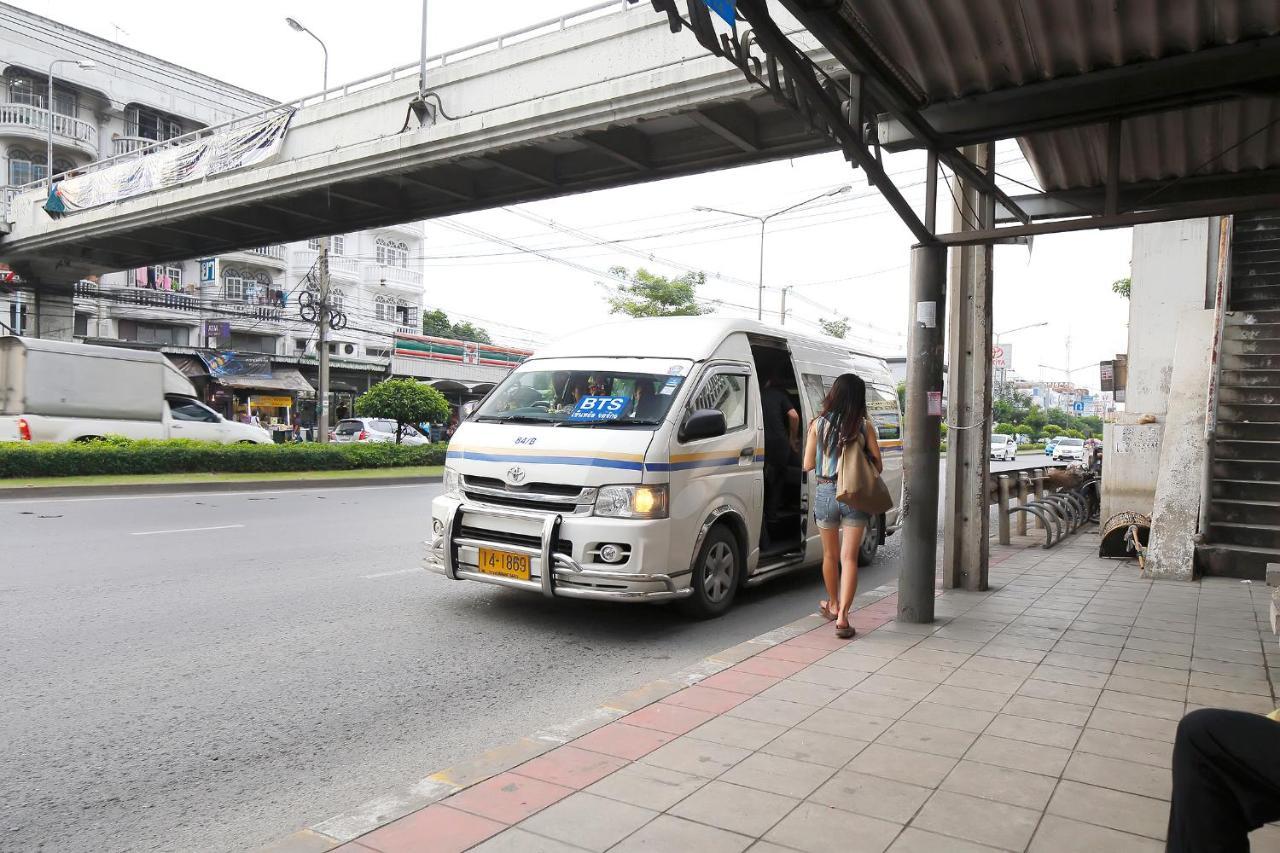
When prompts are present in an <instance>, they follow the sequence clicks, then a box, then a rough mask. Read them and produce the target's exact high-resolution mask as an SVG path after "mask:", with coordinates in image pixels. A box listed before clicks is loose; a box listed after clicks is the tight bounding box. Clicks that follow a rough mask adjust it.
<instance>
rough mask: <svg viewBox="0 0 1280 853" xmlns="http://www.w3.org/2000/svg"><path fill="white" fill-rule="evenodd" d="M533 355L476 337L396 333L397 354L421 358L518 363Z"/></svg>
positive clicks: (496, 364) (501, 364) (497, 364)
mask: <svg viewBox="0 0 1280 853" xmlns="http://www.w3.org/2000/svg"><path fill="white" fill-rule="evenodd" d="M531 355H533V353H532V352H531V351H530V350H522V349H512V348H511V347H500V346H497V345H495V344H478V343H475V342H473V341H455V340H453V339H451V338H436V337H430V336H428V335H396V337H395V356H396V357H397V358H420V359H425V360H427V361H446V362H451V363H453V364H478V365H483V366H485V367H505V368H507V369H508V370H510V369H513V368H515V367H518V366H519V365H520V364H521V363H522V362H524V360H525V359H527V358H528V357H529V356H531Z"/></svg>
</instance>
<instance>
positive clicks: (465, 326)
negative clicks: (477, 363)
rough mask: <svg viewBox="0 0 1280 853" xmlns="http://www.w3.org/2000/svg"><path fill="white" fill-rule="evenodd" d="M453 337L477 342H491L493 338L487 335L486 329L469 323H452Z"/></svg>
mask: <svg viewBox="0 0 1280 853" xmlns="http://www.w3.org/2000/svg"><path fill="white" fill-rule="evenodd" d="M453 337H455V338H457V339H458V340H460V341H474V342H476V343H478V344H491V343H493V338H491V337H489V333H488V332H487V331H485V330H484V329H482V328H480V327H479V326H473V325H471V324H470V323H454V324H453Z"/></svg>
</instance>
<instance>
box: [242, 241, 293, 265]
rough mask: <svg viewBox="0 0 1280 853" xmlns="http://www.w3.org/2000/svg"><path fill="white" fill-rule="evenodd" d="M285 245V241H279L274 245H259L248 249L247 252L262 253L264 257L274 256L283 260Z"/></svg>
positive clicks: (251, 253)
mask: <svg viewBox="0 0 1280 853" xmlns="http://www.w3.org/2000/svg"><path fill="white" fill-rule="evenodd" d="M285 251H286V250H285V247H284V244H283V243H277V244H276V245H274V246H259V247H258V248H256V249H247V250H246V254H250V255H261V256H262V257H264V258H272V259H274V260H277V261H283V260H284V258H285Z"/></svg>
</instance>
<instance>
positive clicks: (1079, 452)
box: [1053, 438, 1084, 462]
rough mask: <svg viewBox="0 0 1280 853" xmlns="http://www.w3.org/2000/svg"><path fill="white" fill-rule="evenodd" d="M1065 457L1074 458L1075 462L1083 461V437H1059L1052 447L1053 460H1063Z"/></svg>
mask: <svg viewBox="0 0 1280 853" xmlns="http://www.w3.org/2000/svg"><path fill="white" fill-rule="evenodd" d="M1067 459H1074V460H1075V461H1077V462H1083V461H1084V439H1082V438H1060V439H1058V443H1057V444H1056V445H1054V448H1053V461H1055V462H1063V461H1065V460H1067Z"/></svg>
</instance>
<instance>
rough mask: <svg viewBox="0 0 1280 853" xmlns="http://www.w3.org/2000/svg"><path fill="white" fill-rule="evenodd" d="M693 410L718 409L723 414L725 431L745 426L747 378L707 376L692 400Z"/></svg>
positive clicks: (730, 374)
mask: <svg viewBox="0 0 1280 853" xmlns="http://www.w3.org/2000/svg"><path fill="white" fill-rule="evenodd" d="M693 408H695V409H719V410H720V411H721V412H723V413H724V425H725V430H726V431H729V432H732V431H733V430H735V429H740V428H741V427H744V426H746V425H747V377H746V376H741V375H738V374H734V373H716V374H713V375H712V376H709V377H708V378H707V380H706V382H704V383H703V384H702V387H701V388H699V389H698V393H697V394H696V395H694V398H693Z"/></svg>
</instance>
